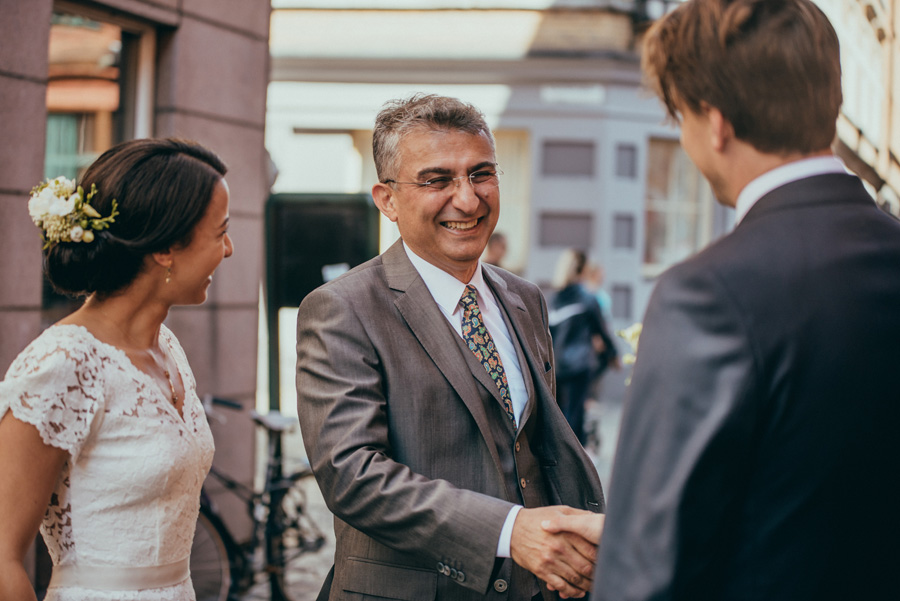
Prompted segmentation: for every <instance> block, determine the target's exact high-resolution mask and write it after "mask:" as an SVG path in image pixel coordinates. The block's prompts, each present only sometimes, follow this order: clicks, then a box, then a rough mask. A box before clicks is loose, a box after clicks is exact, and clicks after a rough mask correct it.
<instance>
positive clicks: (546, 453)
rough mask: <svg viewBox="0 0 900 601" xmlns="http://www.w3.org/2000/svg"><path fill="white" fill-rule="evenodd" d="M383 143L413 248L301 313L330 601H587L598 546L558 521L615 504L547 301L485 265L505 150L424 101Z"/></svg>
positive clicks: (310, 441) (452, 102)
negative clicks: (575, 421)
mask: <svg viewBox="0 0 900 601" xmlns="http://www.w3.org/2000/svg"><path fill="white" fill-rule="evenodd" d="M373 146H374V155H375V164H376V168H377V170H378V177H379V180H380V183H378V184H376V185H375V186H374V187H373V189H372V196H373V197H374V200H375V203H376V205H377V206H378V208H379V209H380V210H381V212H382V213H383V214H384V215H385V216H387V217H388V218H389V219H390V220H391V221H393V222H395V223H396V224H397V226H398V229H399V230H400V236H401V241H398V242H397V243H396V244H394V245H393V246H392V247H391V248H389V249H388V250H387V251H385V253H384V254H382V255H381V256H379V257H376V258H375V259H372V260H371V261H369V262H367V263H364V264H363V265H360V266H359V267H357V268H355V269H353V270H351V271H350V272H348V273H346V274H344V275H343V276H341V277H339V278H337V279H335V280H334V281H332V282H329V283H328V284H326V285H324V286H322V287H320V288H318V289H317V290H315V291H314V292H312V293H311V294H310V295H309V296H307V297H306V299H305V300H304V301H303V303H302V304H301V306H300V312H299V316H298V344H297V349H298V363H297V390H298V395H299V401H298V403H299V411H300V420H301V425H302V429H303V439H304V443H305V446H306V450H307V453H308V455H309V458H310V463H311V465H312V467H313V470H314V471H315V474H316V479H317V481H318V484H319V487H320V488H321V490H322V493H323V495H324V497H325V501H326V503H327V504H328V507H329V509H331V511H332V512H333V513H334V515H335V534H336V538H337V548H336V551H335V567H334V570H333V573H332V575H331V576H330V578H329V581H327V582H326V584H325V586H324V587H323V591H322V593H321V594H320V598H326V597H327V598H328V599H331V600H337V599H369V598H376V597H377V598H386V599H406V600H410V601H419V600H422V599H436V600H470V599H503V600H507V599H508V600H511V601H512V600H515V601H530V600H532V599H545V600H549V599H555V598H557V597H558V594H561V595H564V596H581V595H582V594H583V593H584V591H586V590H589V588H590V584H591V576H592V573H593V561H594V556H595V548H594V546H593V545H592V544H591V543H589V542H588V541H586V540H584V539H582V538H581V537H580V536H577V535H574V534H566V533H561V534H551V533H550V532H548V531H546V530H544V529H543V528H542V527H541V524H542V522H545V521H546V520H548V519H550V518H552V517H554V516H558V515H560V514H561V513H575V512H578V511H586V510H587V511H592V512H600V511H602V510H603V509H604V501H603V493H602V490H601V486H600V481H599V479H598V477H597V474H596V472H595V470H594V467H593V465H592V464H591V462H590V460H589V459H588V457H587V456H586V454H585V453H584V450H583V449H582V447H581V445H580V444H579V443H578V440H577V439H576V437H575V435H574V434H573V433H572V430H571V429H570V428H569V426H568V425H567V424H566V421H565V419H564V417H563V416H562V414H561V413H560V411H559V409H558V407H557V405H556V401H555V399H554V388H555V382H554V369H553V354H552V345H551V342H550V335H549V332H548V329H547V307H546V304H545V303H544V299H543V297H542V296H541V294H540V292H539V291H538V289H537V287H536V286H534V285H533V284H531V283H528V282H526V281H525V280H522V279H521V278H518V277H516V276H514V275H512V274H510V273H509V272H507V271H504V270H502V269H500V268H497V267H494V266H490V265H482V263H481V262H480V260H479V257H480V256H481V254H482V251H483V250H484V247H485V245H486V243H487V240H488V238H489V236H490V235H491V232H492V231H493V230H494V226H495V225H496V223H497V218H498V215H499V209H500V206H499V199H500V193H499V175H500V174H499V171H498V167H497V162H496V158H495V151H494V140H493V136H492V134H491V132H490V130H489V128H488V127H487V125H486V124H485V122H484V118H483V115H482V114H481V113H480V112H479V111H478V110H477V109H475V108H474V107H472V106H471V105H467V104H464V103H462V102H460V101H458V100H456V99H452V98H445V97H440V96H414V97H412V98H410V99H408V100H403V101H396V102H393V103H389V104H388V105H387V106H386V107H385V108H384V109H383V110H382V112H381V113H380V114H379V115H378V117H377V120H376V126H375V130H374V142H373ZM574 508H578V509H574Z"/></svg>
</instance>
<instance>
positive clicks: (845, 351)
mask: <svg viewBox="0 0 900 601" xmlns="http://www.w3.org/2000/svg"><path fill="white" fill-rule="evenodd" d="M898 373H900V222H898V221H897V220H896V219H894V218H893V217H891V216H889V215H886V214H884V213H883V212H881V211H879V210H878V208H877V207H876V206H875V204H874V203H873V202H872V199H871V197H870V196H869V195H868V194H867V193H866V191H865V189H864V188H863V186H862V184H861V183H860V181H859V180H858V179H857V178H856V177H854V176H851V175H845V174H828V175H821V176H815V177H811V178H806V179H803V180H799V181H796V182H792V183H790V184H787V185H785V186H782V187H780V188H778V189H776V190H774V191H772V192H770V193H769V194H767V195H766V196H764V197H763V198H761V199H760V200H759V201H758V203H757V204H756V205H754V207H753V208H752V209H751V210H750V211H749V212H748V214H747V215H746V217H745V218H744V219H743V220H742V221H741V222H740V224H739V225H738V226H737V227H736V228H735V230H734V231H733V232H732V233H730V234H729V235H727V236H725V237H724V238H722V239H721V240H719V241H717V242H716V243H715V244H713V245H711V246H710V247H708V248H707V249H706V250H704V251H703V252H701V253H699V254H698V255H696V256H694V257H693V258H691V259H689V260H687V261H685V262H684V263H681V264H679V265H677V266H675V267H673V268H672V269H670V270H669V271H667V272H666V273H665V274H664V275H663V276H661V277H660V279H659V282H658V283H657V285H656V288H655V290H654V293H653V295H652V298H651V301H650V304H649V306H648V309H647V314H646V317H645V321H644V330H643V334H642V337H641V341H640V349H639V352H638V359H637V363H636V365H635V370H634V373H633V378H632V384H631V387H630V391H629V395H628V400H627V402H626V406H625V409H624V412H623V422H622V427H621V433H620V438H619V447H618V450H617V455H616V459H615V463H614V466H613V475H612V480H611V483H610V487H609V490H610V495H609V501H608V502H609V505H608V513H607V520H606V531H605V532H604V534H603V540H602V542H601V548H600V553H599V560H598V567H597V573H596V578H595V581H594V586H595V589H594V596H593V597H592V599H593V600H594V601H606V600H609V601H612V600H615V601H632V600H649V599H653V600H675V599H677V600H690V601H703V600H712V599H715V600H717V601H727V600H738V599H746V600H751V599H753V600H765V601H778V600H785V601H805V600H810V601H813V600H815V601H822V600H828V599H841V600H846V599H865V600H867V601H871V600H876V599H877V600H880V599H884V600H887V599H893V600H896V599H900V569H898V566H900V510H898V507H897V494H896V492H897V488H898V487H897V482H898V465H900V382H898V377H897V374H898Z"/></svg>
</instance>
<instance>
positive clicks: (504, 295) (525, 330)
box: [483, 269, 553, 428]
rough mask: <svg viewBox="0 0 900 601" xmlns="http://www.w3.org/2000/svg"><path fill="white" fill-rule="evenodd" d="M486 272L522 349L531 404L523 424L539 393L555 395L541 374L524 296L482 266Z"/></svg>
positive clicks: (531, 411)
mask: <svg viewBox="0 0 900 601" xmlns="http://www.w3.org/2000/svg"><path fill="white" fill-rule="evenodd" d="M483 273H484V279H485V281H487V283H488V285H489V286H490V287H491V290H492V291H493V293H494V297H495V298H496V299H497V302H498V304H500V306H501V309H502V310H503V313H504V315H505V316H506V319H507V327H508V328H509V331H510V334H511V335H512V337H513V338H514V339H515V340H517V341H518V344H517V345H516V347H517V350H519V349H521V352H522V357H519V365H520V367H521V368H522V370H523V374H522V377H523V378H524V379H525V386H526V388H527V390H528V404H527V405H526V406H525V410H524V411H523V412H522V417H523V419H522V420H521V421H522V424H520V425H519V427H520V428H521V427H522V425H524V424H525V422H527V420H528V418H529V417H530V416H531V415H532V414H533V413H534V409H535V406H534V403H536V402H537V401H538V399H539V398H540V395H543V396H544V398H553V395H552V394H551V392H550V389H549V388H548V387H547V384H546V382H544V378H543V377H542V375H543V373H544V370H543V364H542V363H540V362H539V361H538V360H537V357H538V356H539V355H538V344H537V338H536V332H535V330H534V322H533V320H532V319H531V317H530V316H529V315H528V311H527V309H525V303H524V302H522V297H520V296H519V295H518V294H517V293H515V292H514V291H512V290H510V289H509V287H508V286H507V285H506V281H505V280H503V279H502V278H500V277H498V276H495V275H494V274H493V273H491V271H490V270H489V269H485V270H483ZM514 344H515V341H514ZM523 358H524V362H523V361H522V359H523Z"/></svg>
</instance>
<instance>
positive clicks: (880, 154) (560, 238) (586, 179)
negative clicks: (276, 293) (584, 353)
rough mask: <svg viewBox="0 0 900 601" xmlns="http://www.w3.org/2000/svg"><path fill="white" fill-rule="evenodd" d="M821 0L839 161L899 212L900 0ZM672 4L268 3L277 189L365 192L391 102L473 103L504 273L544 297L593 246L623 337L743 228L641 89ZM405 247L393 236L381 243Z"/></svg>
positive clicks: (512, 0)
mask: <svg viewBox="0 0 900 601" xmlns="http://www.w3.org/2000/svg"><path fill="white" fill-rule="evenodd" d="M816 1H817V2H818V3H819V4H820V6H821V7H822V8H823V10H824V11H825V12H826V13H827V14H828V15H829V17H830V18H831V20H832V22H833V23H834V25H835V28H836V29H837V31H838V34H839V36H840V38H841V44H842V61H843V69H844V95H845V102H844V107H843V111H842V114H841V117H840V122H839V137H838V139H837V140H836V141H835V150H836V152H837V154H838V155H839V156H840V157H841V158H842V159H843V160H844V161H845V163H846V164H847V165H848V167H850V168H851V169H853V170H854V171H855V172H857V173H858V174H860V175H861V176H862V178H863V179H864V180H865V181H866V182H867V184H868V186H869V189H870V192H871V193H872V195H873V198H875V199H876V201H877V202H878V203H879V204H880V205H881V206H882V207H883V208H884V209H885V210H886V211H888V212H892V213H893V214H895V215H900V202H898V196H897V191H898V190H900V170H898V162H897V156H898V155H900V133H898V132H900V94H895V93H894V88H895V87H896V84H897V82H898V73H900V67H898V60H897V59H896V58H895V57H896V56H898V47H897V41H896V35H895V31H896V28H897V23H898V19H900V17H898V14H897V10H896V0H816ZM678 3H679V2H678V0H672V1H653V0H646V1H632V0H431V1H427V0H331V1H328V2H325V1H323V0H274V1H273V9H274V10H273V14H272V26H271V38H270V44H271V53H272V81H271V83H270V87H269V100H268V102H269V107H268V120H267V131H266V141H267V146H268V148H269V151H270V152H271V154H272V156H273V159H274V161H275V163H276V165H277V166H278V168H279V170H280V172H281V175H280V176H279V178H278V179H277V180H276V183H275V188H276V190H278V191H282V192H360V191H368V190H370V189H371V186H372V185H373V184H374V183H375V181H376V177H375V172H374V166H373V164H372V157H371V148H370V147H371V127H372V123H373V121H374V116H375V114H376V112H377V111H378V109H379V107H380V106H381V104H382V103H384V102H385V101H387V100H389V99H392V98H398V97H404V96H408V95H410V94H412V93H416V92H431V93H440V94H448V95H451V96H456V97H459V98H461V99H463V100H466V101H469V102H472V103H474V104H475V105H476V106H478V107H480V108H481V109H482V110H483V111H484V112H485V113H486V115H487V117H488V120H489V123H490V125H491V127H492V128H493V130H494V133H495V135H496V138H497V152H498V160H499V163H500V166H501V169H502V170H503V172H504V175H503V177H502V181H501V190H502V199H501V216H500V222H499V224H498V231H502V232H503V233H505V234H506V235H507V238H508V240H509V251H508V254H507V257H506V260H505V263H504V266H505V267H507V268H509V269H511V270H513V271H516V272H518V273H520V274H521V275H523V276H525V277H526V278H528V279H531V280H533V281H535V282H537V283H538V284H540V285H541V286H542V287H544V288H545V289H547V290H548V291H549V290H550V282H551V281H552V276H553V271H554V266H555V263H556V260H557V259H558V257H559V256H560V254H561V253H562V251H563V250H564V249H565V248H568V247H577V248H580V249H582V250H585V251H587V252H588V254H589V255H590V256H591V257H592V258H593V259H594V260H595V261H597V262H598V263H600V264H602V265H603V266H604V267H605V281H604V288H605V290H606V292H607V293H608V295H609V297H611V308H610V309H611V317H612V324H613V327H614V328H616V329H618V328H621V327H625V326H627V325H629V324H630V323H631V322H633V321H636V320H639V319H640V318H641V316H642V315H643V311H644V307H645V305H646V302H647V300H648V298H649V295H650V292H651V291H652V288H653V285H654V282H655V277H656V276H657V275H658V274H659V273H660V272H661V271H662V270H664V269H665V268H667V267H668V266H670V265H672V264H673V263H675V262H677V261H679V260H681V259H683V258H685V257H687V256H688V255H690V254H692V253H694V252H696V251H697V250H699V249H701V248H702V247H704V246H705V245H706V244H708V243H709V242H710V241H712V240H714V239H715V238H717V237H718V236H720V235H722V234H723V233H725V232H727V231H729V230H730V228H731V227H732V225H733V211H732V210H731V209H725V208H723V207H721V206H719V205H718V204H717V203H716V202H715V201H714V199H713V197H712V195H711V193H710V190H709V187H708V185H707V184H706V182H705V181H704V180H703V178H702V177H701V176H700V175H699V174H698V172H697V171H696V169H695V168H694V167H693V166H692V165H691V163H690V161H689V160H688V159H687V157H686V155H685V154H684V152H683V151H682V150H681V148H680V144H679V143H678V136H679V132H678V130H677V127H676V126H675V125H674V124H672V123H670V122H668V121H667V119H666V116H665V113H664V111H663V109H662V107H661V105H660V103H659V102H658V101H657V100H656V99H655V97H653V96H652V94H650V93H649V92H648V91H647V90H646V89H644V88H643V87H642V85H641V74H640V66H639V61H640V48H641V38H642V33H643V32H644V31H646V28H647V26H648V25H649V24H650V23H651V22H652V20H653V19H654V18H656V17H658V16H660V15H662V14H664V12H665V11H667V10H670V9H671V8H673V7H674V6H675V5H677V4H678ZM761 85H764V84H761ZM396 236H397V233H396V230H395V228H393V226H392V225H391V224H387V223H385V224H384V226H383V228H382V247H385V246H386V245H387V244H389V243H390V242H392V241H393V239H395V238H396ZM607 378H608V379H609V376H608V377H607ZM618 390H619V391H620V390H621V388H619V389H618ZM608 392H610V393H612V394H616V392H615V390H614V389H609V390H608Z"/></svg>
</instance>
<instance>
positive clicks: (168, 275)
mask: <svg viewBox="0 0 900 601" xmlns="http://www.w3.org/2000/svg"><path fill="white" fill-rule="evenodd" d="M171 281H172V266H171V265H169V266H168V267H166V284H168V283H169V282H171Z"/></svg>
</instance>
